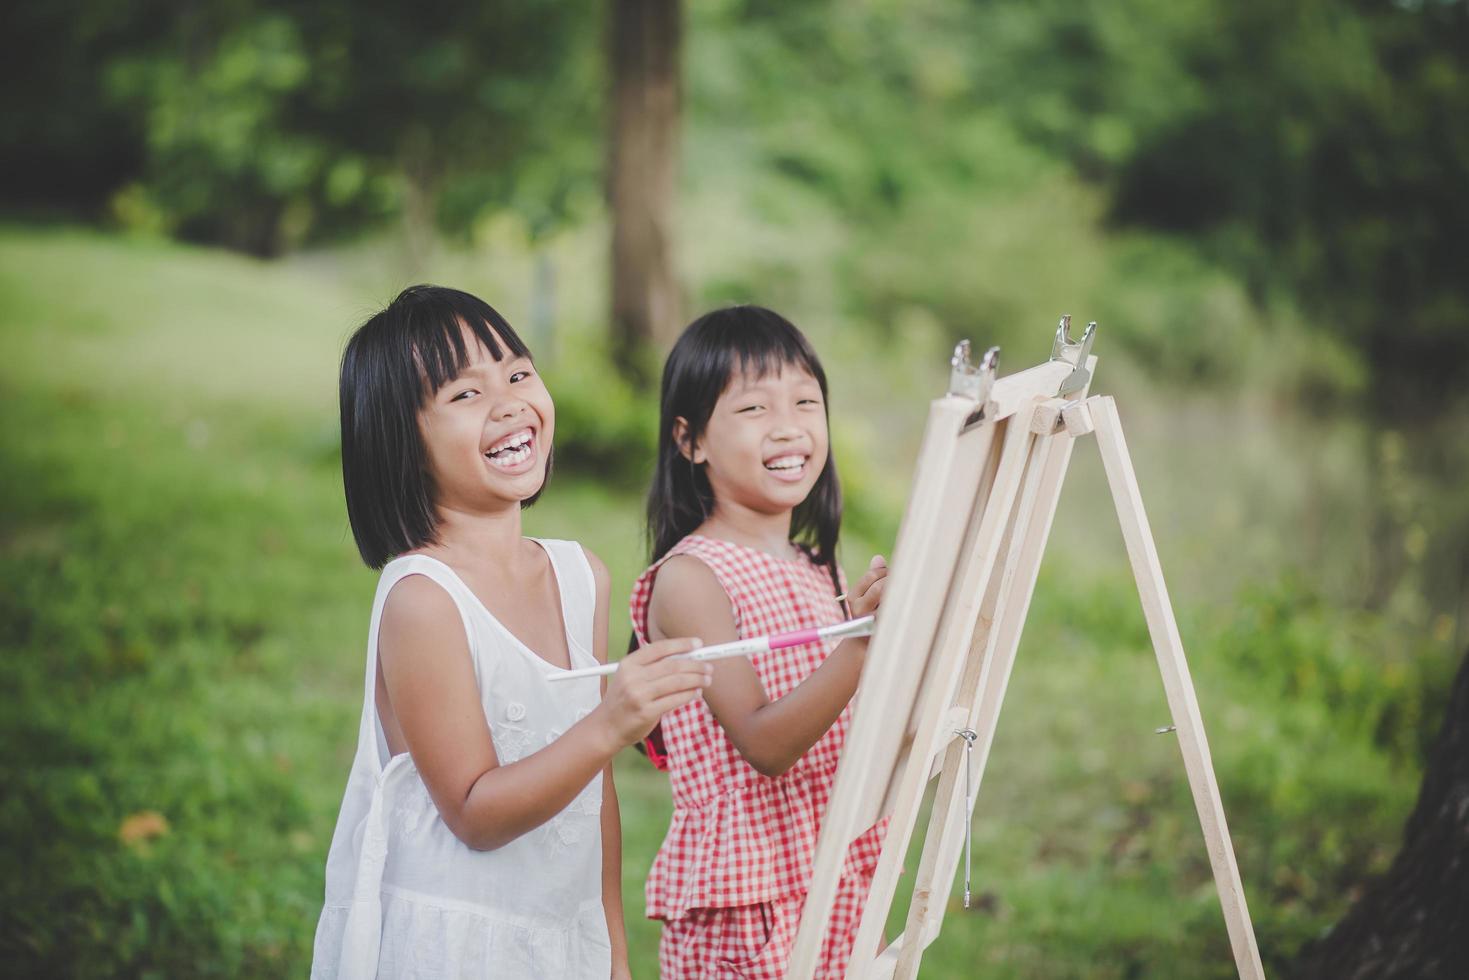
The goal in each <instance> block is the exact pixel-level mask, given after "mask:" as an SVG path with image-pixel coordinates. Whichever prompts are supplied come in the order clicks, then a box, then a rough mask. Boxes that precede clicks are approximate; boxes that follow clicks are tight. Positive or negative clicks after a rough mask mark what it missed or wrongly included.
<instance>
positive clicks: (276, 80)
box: [0, 0, 601, 255]
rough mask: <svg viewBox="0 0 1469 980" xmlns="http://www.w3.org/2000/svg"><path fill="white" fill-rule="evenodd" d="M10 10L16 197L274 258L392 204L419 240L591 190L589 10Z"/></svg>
mask: <svg viewBox="0 0 1469 980" xmlns="http://www.w3.org/2000/svg"><path fill="white" fill-rule="evenodd" d="M7 9H8V13H7V14H6V17H7V18H8V19H10V20H11V21H12V23H11V25H10V27H11V28H12V29H11V30H7V31H6V32H5V33H6V35H7V37H8V38H9V39H10V43H11V44H12V45H15V46H16V47H17V48H19V49H20V56H19V57H18V58H17V60H15V61H13V62H12V63H11V64H12V68H13V69H14V71H15V74H16V75H17V77H16V79H15V80H14V83H13V84H12V85H7V86H5V89H6V92H7V94H6V96H5V98H6V101H7V102H8V103H9V105H8V106H7V108H13V109H14V110H15V111H14V113H13V114H12V113H7V118H9V119H11V121H12V124H11V126H9V127H7V128H6V130H5V134H4V137H3V144H0V153H3V155H4V156H5V157H6V158H7V160H8V161H9V163H8V165H7V170H10V171H12V173H11V175H10V176H11V179H10V180H7V181H6V183H5V187H4V191H3V193H4V195H5V197H6V198H8V199H9V200H10V201H12V202H16V201H19V202H22V203H28V204H35V203H36V202H37V201H53V202H55V203H59V204H63V205H67V206H71V207H76V206H81V207H83V208H91V209H96V208H98V206H99V205H100V203H101V202H102V200H110V202H111V207H112V210H113V212H114V217H117V218H120V219H122V220H123V221H124V222H125V223H135V224H144V225H148V226H156V227H161V228H163V229H165V230H169V231H172V232H174V233H176V234H178V235H179V236H181V237H183V238H186V239H191V240H198V241H207V242H218V243H222V244H225V245H229V246H231V247H235V248H239V249H243V250H246V251H249V252H252V253H255V254H260V255H269V254H275V253H277V252H280V251H281V250H283V249H286V248H289V247H291V246H293V245H296V244H299V243H300V242H302V241H305V240H308V239H311V238H319V237H322V236H325V235H330V234H333V233H337V232H342V231H350V230H353V229H356V228H360V227H362V226H363V225H364V224H366V223H369V222H373V221H379V220H382V219H383V218H385V217H387V216H390V215H394V214H399V213H401V214H404V215H405V216H406V217H407V218H408V220H409V225H410V228H411V229H413V230H414V231H415V232H416V233H417V234H419V235H420V236H421V235H422V233H423V232H424V231H425V230H427V229H428V228H430V227H434V226H437V227H438V228H439V229H442V230H445V231H448V232H450V233H451V234H452V233H466V232H467V231H468V230H469V229H470V228H472V226H473V224H474V222H475V221H476V219H477V218H479V217H480V216H481V215H482V214H484V213H485V211H486V210H487V209H489V208H491V207H494V208H501V209H514V210H517V211H519V212H521V213H522V215H523V216H524V218H525V220H526V222H527V225H528V226H529V227H530V228H531V230H532V233H538V232H540V231H544V230H545V229H547V228H549V227H550V226H551V225H553V224H554V223H555V222H557V221H558V220H560V219H562V218H563V217H565V216H566V215H567V214H569V213H571V212H572V211H574V210H575V207H576V204H577V201H578V195H579V194H581V195H582V196H583V197H590V198H594V197H595V188H596V180H597V174H598V171H599V167H600V161H599V149H600V145H601V140H600V139H599V135H598V133H597V126H596V122H597V119H598V116H599V111H600V104H599V99H598V94H597V93H598V87H597V83H598V77H597V71H596V69H597V67H598V59H597V52H596V47H595V31H589V30H588V29H586V27H585V25H586V23H587V22H588V20H589V18H591V14H592V11H593V7H592V4H591V3H590V0H581V2H571V3H552V2H547V0H506V2H499V3H494V4H472V3H456V2H452V0H430V2H426V3H421V4H415V5H412V6H411V7H408V6H405V5H402V4H395V3H388V2H385V0H364V2H360V3H347V2H345V0H318V2H314V3H310V4H297V3H289V2H284V0H238V2H231V3H226V4H203V5H183V6H179V5H176V4H169V3H161V2H158V0H130V2H124V3H103V2H100V0H64V2H61V3H57V4H50V5H36V4H27V5H12V6H10V7H8V8H7ZM591 19H593V20H594V18H591ZM47 92H58V93H61V94H62V95H63V96H64V99H65V105H64V106H61V107H60V111H58V105H57V104H56V103H55V102H53V101H52V100H51V99H49V98H47V97H46V94H45V93H47ZM38 137H39V138H38ZM97 164H101V166H97ZM38 185H39V186H38Z"/></svg>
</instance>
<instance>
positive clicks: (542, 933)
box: [311, 540, 612, 980]
mask: <svg viewBox="0 0 1469 980" xmlns="http://www.w3.org/2000/svg"><path fill="white" fill-rule="evenodd" d="M538 543H539V544H540V545H541V547H542V548H544V549H545V550H546V553H547V555H549V556H550V559H551V565H552V568H553V570H554V571H555V575H556V581H557V584H558V586H559V591H560V594H561V614H562V616H563V617H564V619H565V623H566V644H567V647H568V649H569V650H570V651H571V665H572V667H591V666H595V665H596V658H595V657H594V656H593V653H592V630H593V625H592V624H593V614H594V612H595V610H596V586H595V583H594V580H593V578H592V569H591V566H590V565H589V564H588V563H587V559H586V555H585V554H584V553H583V552H582V549H581V546H580V545H579V544H577V543H576V542H574V541H550V540H538ZM407 575H423V576H426V577H427V578H430V579H432V580H433V581H435V582H437V583H438V584H439V585H440V586H442V587H443V589H444V591H446V592H448V593H449V595H450V597H452V598H453V600H454V605H455V606H457V607H458V609H459V616H460V618H461V619H462V620H463V621H464V631H465V634H466V635H467V636H468V638H469V654H470V657H471V658H472V659H473V661H474V676H475V680H476V682H477V683H478V685H479V691H480V701H481V702H482V703H483V705H484V710H485V718H486V719H487V720H488V721H489V725H490V731H491V734H492V735H493V737H494V743H495V753H496V755H497V756H498V757H499V760H500V762H501V763H511V762H515V761H516V760H518V759H522V758H524V757H525V756H528V755H530V754H531V753H533V752H535V751H536V750H537V749H540V748H542V747H544V746H546V745H548V744H550V743H551V742H553V741H554V740H555V739H556V738H557V737H558V736H559V735H561V733H562V732H564V731H565V730H566V729H568V728H570V727H571V726H572V725H573V724H575V723H576V722H577V721H579V720H580V719H582V718H584V717H585V716H586V715H587V714H588V712H590V711H591V710H592V709H594V708H595V707H596V706H597V704H598V702H599V701H600V699H601V685H600V682H599V680H598V678H595V677H590V678H585V679H582V680H574V681H564V682H561V683H557V684H550V683H548V682H547V677H549V676H550V675H552V674H555V673H558V672H559V671H560V668H558V667H555V666H553V665H551V664H549V663H547V662H546V661H545V660H543V659H541V658H540V657H539V656H537V655H536V654H535V653H534V652H532V651H531V650H530V649H529V648H528V647H526V646H525V645H524V644H523V643H521V642H520V641H519V640H517V639H516V638H515V637H514V636H513V635H512V634H511V633H510V631H509V630H507V629H506V628H505V627H504V626H502V625H501V624H500V623H499V621H498V620H496V619H495V617H494V616H492V615H491V614H490V612H489V610H487V609H486V608H485V607H484V604H483V603H481V602H480V601H479V599H478V598H476V597H475V595H474V593H473V592H471V591H470V589H469V587H468V586H467V585H465V584H464V582H463V581H462V580H461V579H460V578H459V576H458V575H456V574H455V573H454V571H453V570H452V569H450V568H449V566H447V565H445V564H443V563H442V562H440V561H438V560H436V559H433V558H428V557H425V556H422V555H409V556H406V557H402V558H398V559H395V560H394V561H391V562H389V563H388V565H387V566H386V567H385V568H384V569H383V572H382V578H381V579H380V580H379V582H378V587H377V598H376V599H375V600H374V602H373V608H372V624H371V627H370V629H369V633H368V641H367V678H366V683H365V684H364V687H363V704H362V724H361V726H360V729H359V732H358V738H357V755H356V758H355V760H354V761H353V763H352V771H351V774H350V775H349V776H348V778H347V791H346V795H345V796H344V798H343V800H342V811H341V815H340V816H339V817H338V819H337V829H336V833H335V834H334V835H333V836H332V845H331V850H330V851H329V852H328V855H327V861H326V903H325V906H324V907H323V908H322V911H321V919H320V921H319V922H318V924H317V927H316V944H315V950H314V955H313V960H312V964H311V976H312V977H313V978H341V980H358V978H367V977H392V978H397V977H413V978H430V977H432V978H440V977H513V978H532V980H541V978H544V980H567V978H583V977H587V978H591V977H595V978H598V980H602V978H605V977H607V976H608V975H609V973H610V972H611V968H612V967H611V953H612V950H611V945H610V944H609V942H608V936H607V920H606V916H605V912H604V909H603V906H602V832H601V810H602V777H601V776H600V775H598V776H597V777H596V778H595V779H593V780H592V781H591V783H589V784H588V785H587V787H586V788H585V789H583V790H582V792H581V793H580V794H579V795H578V796H577V797H576V798H575V799H574V800H572V802H571V803H570V805H568V806H567V807H566V809H564V810H562V811H561V812H560V813H559V814H557V815H556V816H555V817H553V818H552V819H551V820H549V821H548V822H546V823H545V824H542V825H541V826H539V827H537V828H536V829H534V830H532V831H530V832H529V833H526V834H523V835H521V836H520V837H517V838H516V839H515V840H513V841H511V842H510V843H509V844H506V845H505V846H503V847H499V848H496V849H495V850H492V851H476V850H473V849H471V848H469V847H467V846H466V845H465V844H464V843H462V842H461V841H460V840H459V839H458V838H457V837H455V836H454V834H453V833H452V832H451V831H450V830H449V828H448V826H447V825H446V824H445V823H444V821H443V820H442V819H441V818H440V816H439V811H438V808H437V807H435V806H434V802H433V800H432V799H431V798H430V797H429V795H428V790H427V788H426V787H425V786H424V784H423V780H422V779H420V778H419V775H418V770H417V769H416V768H415V767H414V764H413V760H412V758H411V757H410V756H409V754H408V753H407V752H404V753H401V754H399V755H397V756H394V757H392V758H391V759H390V758H389V756H388V747H387V741H386V739H385V738H384V736H383V731H382V726H381V725H380V724H379V722H378V717H377V702H376V698H375V694H376V691H377V638H378V624H379V621H380V620H381V618H382V611H383V603H384V602H385V601H386V599H387V597H388V592H389V591H390V590H391V589H392V587H393V586H394V585H395V584H396V583H397V582H398V581H399V580H400V579H402V578H403V577H405V576H407Z"/></svg>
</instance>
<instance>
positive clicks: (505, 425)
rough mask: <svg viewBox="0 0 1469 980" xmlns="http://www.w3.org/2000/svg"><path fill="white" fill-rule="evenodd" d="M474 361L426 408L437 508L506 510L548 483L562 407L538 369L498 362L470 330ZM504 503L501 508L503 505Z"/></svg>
mask: <svg viewBox="0 0 1469 980" xmlns="http://www.w3.org/2000/svg"><path fill="white" fill-rule="evenodd" d="M464 342H465V344H466V348H467V350H468V351H469V354H470V356H469V363H468V364H466V365H465V368H464V370H463V371H461V372H460V373H459V376H458V377H456V378H452V379H450V380H449V381H448V382H447V383H445V384H444V386H443V387H441V388H440V389H439V390H438V391H436V392H434V394H433V397H431V398H430V399H429V400H428V403H427V404H425V405H424V406H423V408H422V409H420V410H419V413H418V421H419V428H420V430H421V431H422V433H423V441H424V445H425V448H426V449H427V452H428V463H429V474H430V476H431V477H432V479H433V486H434V503H435V505H436V506H438V507H439V508H441V509H445V510H461V511H479V510H484V509H487V508H488V509H499V506H504V505H510V504H514V505H516V506H519V505H520V503H521V501H524V500H527V499H529V498H530V497H533V496H534V495H535V494H536V492H537V491H539V490H540V489H541V486H542V485H543V484H544V483H545V480H546V465H547V461H548V459H549V455H550V449H551V443H552V439H553V437H554V435H555V430H556V408H555V405H554V404H553V403H552V401H551V393H550V392H549V391H547V390H546V386H545V384H544V383H543V382H542V381H541V377H540V375H539V374H538V373H537V372H536V369H535V365H534V364H532V363H531V360H530V358H528V357H518V356H515V355H514V354H511V353H510V352H509V349H508V345H507V346H506V347H504V348H502V349H503V350H504V351H505V353H506V355H507V356H506V357H505V359H504V360H500V361H497V360H495V359H494V358H493V357H491V356H490V353H489V351H487V350H486V349H485V348H484V346H483V345H481V344H480V343H479V341H478V340H477V339H476V338H475V336H474V335H473V333H471V332H470V331H468V330H465V331H464ZM497 505H498V506H497Z"/></svg>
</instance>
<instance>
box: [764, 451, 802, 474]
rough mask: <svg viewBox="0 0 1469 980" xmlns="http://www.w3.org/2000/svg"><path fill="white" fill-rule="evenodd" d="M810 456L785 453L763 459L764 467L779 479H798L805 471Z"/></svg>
mask: <svg viewBox="0 0 1469 980" xmlns="http://www.w3.org/2000/svg"><path fill="white" fill-rule="evenodd" d="M810 458H811V457H809V456H807V455H806V454H804V453H785V454H784V455H781V456H776V457H774V458H772V459H767V460H766V461H765V469H766V470H767V471H768V472H769V473H771V474H772V475H774V476H775V477H776V479H780V480H791V481H795V480H799V479H800V478H801V477H802V476H803V475H804V474H805V472H806V463H807V461H808V460H809V459H810Z"/></svg>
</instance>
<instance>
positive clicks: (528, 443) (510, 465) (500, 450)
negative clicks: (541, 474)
mask: <svg viewBox="0 0 1469 980" xmlns="http://www.w3.org/2000/svg"><path fill="white" fill-rule="evenodd" d="M535 451H536V434H535V432H534V431H532V430H531V429H521V430H520V431H519V432H512V433H511V434H510V435H508V436H506V437H505V438H503V439H501V440H500V441H499V442H497V443H495V444H494V445H493V446H491V447H490V448H489V449H487V450H486V451H485V459H487V460H489V461H490V465H491V466H494V467H496V468H498V469H502V470H513V469H516V468H517V467H519V466H520V465H521V464H522V463H524V462H525V461H526V460H528V459H530V458H531V457H532V456H534V455H535Z"/></svg>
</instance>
